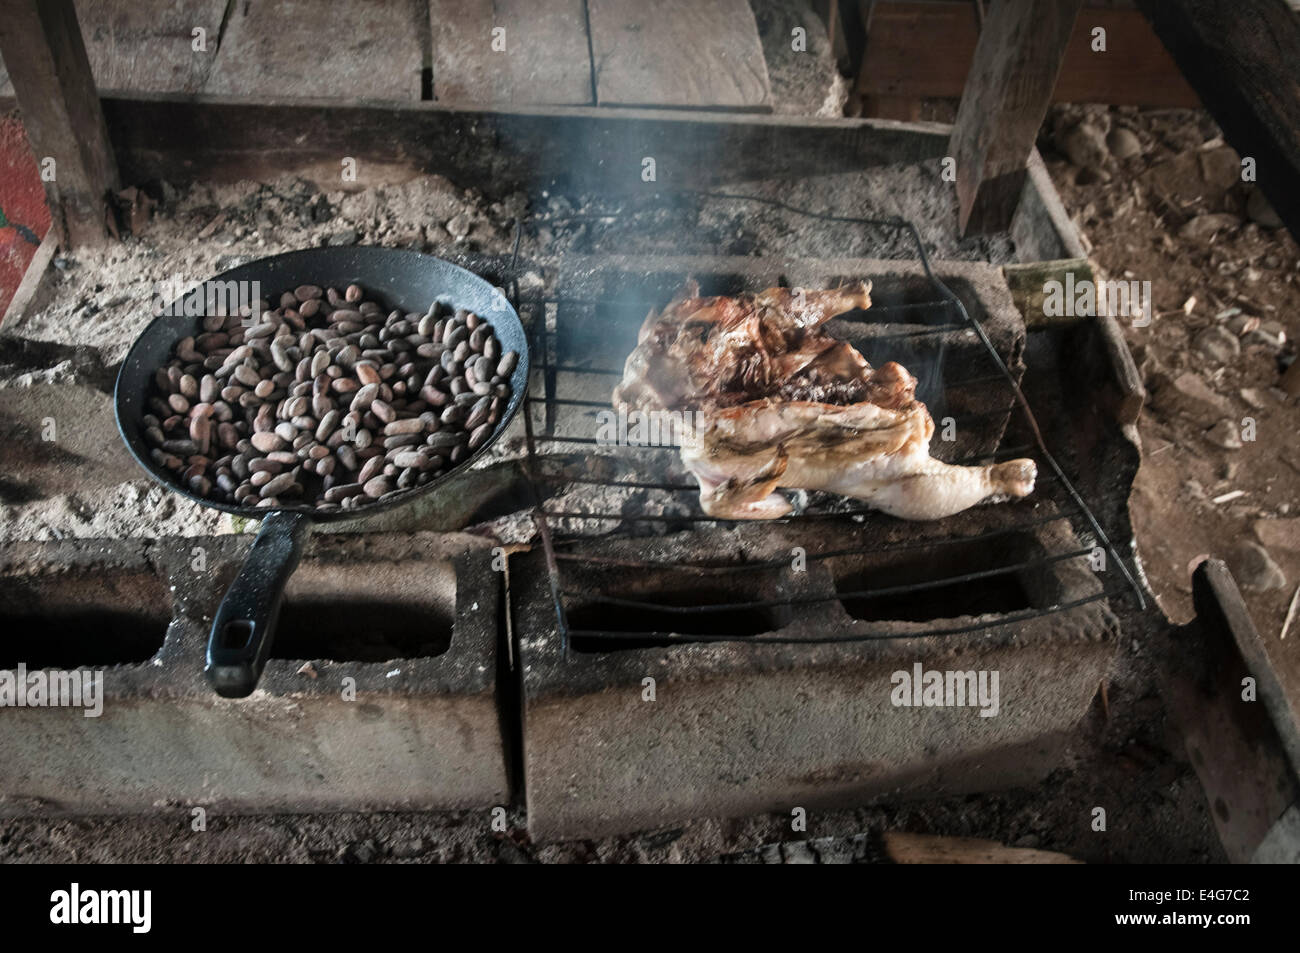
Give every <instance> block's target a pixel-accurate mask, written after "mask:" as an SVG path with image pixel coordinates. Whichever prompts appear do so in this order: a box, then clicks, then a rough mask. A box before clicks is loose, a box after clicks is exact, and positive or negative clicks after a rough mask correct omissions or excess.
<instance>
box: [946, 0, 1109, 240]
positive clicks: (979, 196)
mask: <svg viewBox="0 0 1300 953" xmlns="http://www.w3.org/2000/svg"><path fill="white" fill-rule="evenodd" d="M1082 5H1083V0H994V2H993V3H992V4H991V6H990V9H989V11H988V13H987V15H986V16H985V19H984V28H983V29H982V30H981V31H980V38H979V43H977V44H976V46H975V60H974V62H973V63H971V69H970V74H969V76H967V78H966V88H965V90H964V91H963V92H962V97H961V105H960V106H959V107H958V109H957V122H956V123H955V124H954V126H953V130H952V139H951V140H950V142H949V146H948V151H949V155H951V156H952V157H953V158H955V159H956V160H957V169H956V172H957V202H958V210H959V218H958V224H959V227H960V230H961V232H962V234H963V235H969V234H973V233H979V232H995V231H1002V230H1003V229H1006V228H1007V227H1009V226H1010V225H1011V217H1012V215H1013V214H1014V212H1015V210H1016V204H1017V203H1018V202H1019V200H1020V193H1021V190H1022V189H1023V188H1024V185H1025V176H1026V174H1027V173H1026V170H1025V162H1026V160H1027V159H1028V158H1029V152H1030V150H1031V149H1033V147H1034V138H1035V136H1037V134H1038V127H1039V126H1040V125H1042V122H1043V116H1044V115H1045V114H1046V113H1047V106H1048V103H1050V102H1051V100H1052V89H1053V88H1054V87H1055V86H1056V76H1057V73H1059V72H1060V69H1061V59H1062V57H1063V56H1064V55H1065V47H1066V44H1067V43H1068V41H1069V39H1070V33H1071V31H1072V30H1073V29H1074V21H1075V18H1076V17H1077V16H1078V14H1079V8H1080V7H1081V6H1082Z"/></svg>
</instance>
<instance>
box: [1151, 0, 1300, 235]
mask: <svg viewBox="0 0 1300 953" xmlns="http://www.w3.org/2000/svg"><path fill="white" fill-rule="evenodd" d="M1138 8H1139V9H1140V10H1141V11H1142V12H1143V13H1144V14H1145V15H1146V17H1147V19H1148V20H1150V21H1151V26H1152V28H1153V29H1154V30H1155V31H1156V35H1157V36H1159V37H1160V41H1161V42H1162V43H1164V45H1165V48H1166V49H1167V50H1169V53H1170V55H1171V56H1172V57H1173V58H1174V62H1175V63H1177V64H1178V68H1179V69H1180V70H1181V71H1182V73H1183V76H1184V78H1185V79H1186V80H1187V82H1188V83H1189V84H1191V87H1192V89H1194V90H1196V94H1197V95H1198V96H1200V97H1201V102H1202V103H1204V104H1205V108H1206V109H1208V110H1209V111H1210V115H1212V116H1213V117H1214V120H1215V122H1217V123H1218V124H1219V126H1220V127H1221V128H1222V129H1223V135H1224V137H1225V138H1226V139H1227V140H1228V142H1230V143H1231V144H1232V147H1233V148H1234V149H1236V150H1237V152H1238V153H1239V154H1240V155H1241V156H1242V158H1251V159H1254V160H1255V162H1254V166H1255V176H1256V181H1257V182H1258V183H1259V188H1260V189H1262V190H1263V192H1264V195H1265V197H1267V198H1268V200H1269V202H1270V203H1271V204H1272V206H1273V208H1274V210H1275V211H1276V212H1277V214H1278V217H1279V218H1281V219H1282V221H1283V222H1284V223H1285V224H1286V226H1287V228H1288V229H1289V230H1290V232H1291V234H1292V235H1294V236H1296V237H1297V238H1300V189H1297V188H1296V183H1297V182H1300V18H1297V15H1296V13H1295V11H1294V10H1292V9H1291V8H1290V7H1289V6H1288V5H1287V4H1286V3H1285V2H1284V0H1181V2H1179V3H1155V2H1152V0H1138Z"/></svg>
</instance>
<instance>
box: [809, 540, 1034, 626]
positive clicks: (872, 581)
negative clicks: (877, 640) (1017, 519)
mask: <svg viewBox="0 0 1300 953" xmlns="http://www.w3.org/2000/svg"><path fill="white" fill-rule="evenodd" d="M1041 555H1042V553H1041V548H1040V547H1039V546H1038V544H1037V543H1036V542H1035V541H1034V540H1033V539H1032V538H1031V537H1029V536H1011V537H1007V538H1003V539H999V540H997V541H996V543H992V544H990V543H989V542H985V543H983V544H962V543H951V544H944V545H939V546H935V547H934V548H933V549H931V550H929V551H925V550H920V551H917V552H916V553H915V554H914V555H906V554H904V555H901V556H894V557H893V558H891V559H890V560H889V562H887V563H886V562H883V561H880V562H878V561H875V560H872V559H871V558H870V557H869V556H868V557H859V558H858V559H855V560H854V562H853V564H846V563H844V562H839V563H838V564H836V565H833V566H832V567H831V571H832V573H833V575H834V578H835V591H836V594H837V595H838V596H839V599H840V604H841V605H842V606H843V607H844V611H845V612H847V613H848V614H849V615H850V616H852V617H853V618H855V619H861V620H863V621H866V622H930V621H933V620H935V619H953V618H957V617H960V616H980V615H1006V614H1009V613H1013V612H1021V611H1024V610H1026V609H1033V608H1042V607H1045V606H1046V605H1049V604H1050V603H1051V601H1052V595H1051V591H1050V590H1051V588H1052V586H1051V583H1050V573H1048V572H1046V571H1045V570H1044V568H1043V567H1042V566H1041V565H1033V566H1028V567H1025V568H1020V567H1021V566H1022V564H1024V563H1029V562H1034V561H1036V560H1037V559H1039V558H1040V557H1041ZM975 573H979V574H980V575H978V576H977V577H976V578H973V579H970V578H961V577H966V576H969V575H971V574H975ZM948 580H952V581H948ZM877 592H879V594H878V595H876V594H875V593H877Z"/></svg>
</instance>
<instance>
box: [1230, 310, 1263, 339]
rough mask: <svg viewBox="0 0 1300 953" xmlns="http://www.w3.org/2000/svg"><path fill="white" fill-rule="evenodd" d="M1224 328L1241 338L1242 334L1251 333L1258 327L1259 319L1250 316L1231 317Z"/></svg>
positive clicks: (1238, 315)
mask: <svg viewBox="0 0 1300 953" xmlns="http://www.w3.org/2000/svg"><path fill="white" fill-rule="evenodd" d="M1224 327H1226V328H1227V329H1228V330H1229V331H1231V332H1232V333H1233V334H1235V335H1237V337H1241V336H1242V335H1243V334H1249V333H1250V332H1251V331H1253V330H1255V329H1256V328H1257V327H1259V318H1257V317H1255V316H1254V315H1250V314H1237V315H1233V316H1232V317H1231V318H1229V319H1228V320H1227V322H1226V323H1225V324H1224Z"/></svg>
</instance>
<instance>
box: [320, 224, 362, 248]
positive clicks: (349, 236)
mask: <svg viewBox="0 0 1300 953" xmlns="http://www.w3.org/2000/svg"><path fill="white" fill-rule="evenodd" d="M359 237H360V235H359V234H358V232H357V230H356V229H355V228H346V229H344V230H343V231H341V232H335V233H334V234H333V235H331V236H330V237H329V238H328V239H326V241H325V244H326V245H329V246H330V247H332V248H338V247H340V246H343V245H355V244H356V243H357V239H358V238H359Z"/></svg>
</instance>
